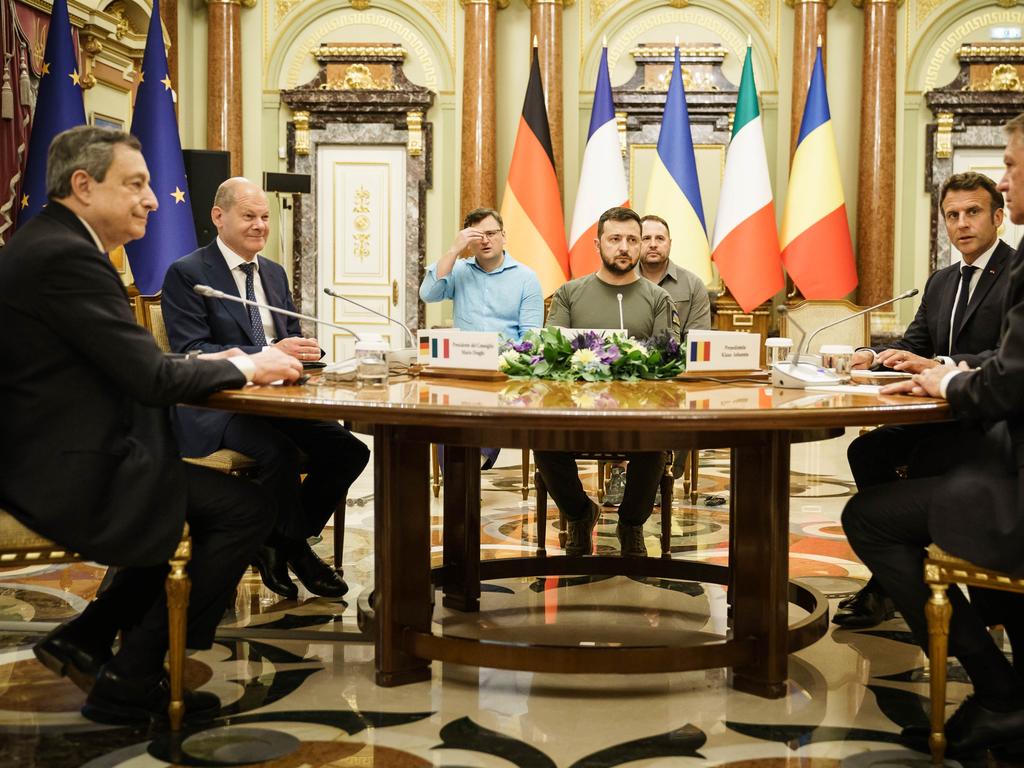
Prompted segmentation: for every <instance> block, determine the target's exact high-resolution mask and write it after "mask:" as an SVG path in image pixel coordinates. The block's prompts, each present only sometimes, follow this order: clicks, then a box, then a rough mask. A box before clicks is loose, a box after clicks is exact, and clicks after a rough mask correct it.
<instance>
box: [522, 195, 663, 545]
mask: <svg viewBox="0 0 1024 768" xmlns="http://www.w3.org/2000/svg"><path fill="white" fill-rule="evenodd" d="M595 245H596V247H597V249H598V252H599V253H600V255H601V268H600V269H599V270H598V271H597V272H595V273H594V274H592V275H587V276H586V277H581V278H578V279H576V280H572V281H570V282H568V283H566V284H565V285H563V286H562V287H560V288H559V289H558V290H557V291H555V294H554V296H552V298H551V310H550V312H549V313H548V319H547V325H559V326H562V327H564V328H625V329H626V330H628V331H629V335H630V336H633V337H636V338H639V339H646V338H649V337H650V336H655V335H658V334H660V333H661V332H662V331H666V330H669V331H671V332H672V333H674V334H676V335H677V336H678V326H677V321H676V320H675V317H676V315H675V312H674V308H673V305H672V298H671V297H670V296H669V295H668V293H666V292H665V290H664V289H662V288H659V287H658V286H656V285H654V283H652V282H650V281H649V280H644V279H643V278H642V277H640V275H639V274H637V271H636V264H637V261H638V260H639V259H640V217H639V216H638V215H637V214H636V212H635V211H632V210H630V209H629V208H611V209H609V210H607V211H605V212H604V213H603V214H601V218H600V219H598V222H597V240H596V241H595ZM627 457H628V459H629V467H628V469H627V471H626V490H625V492H624V494H623V497H622V504H621V506H620V507H619V524H618V526H617V527H616V533H617V534H618V537H619V544H620V547H621V551H622V554H623V555H625V556H631V557H646V556H647V545H646V544H645V543H644V530H643V529H644V523H645V522H646V521H647V518H648V517H650V516H651V508H652V507H653V506H654V494H655V492H656V491H657V489H658V483H659V481H660V479H661V475H662V472H663V471H664V469H665V455H664V453H661V452H643V453H630V454H627ZM534 460H535V461H536V464H537V469H539V470H540V473H541V476H542V477H543V478H544V484H545V485H546V486H547V487H548V491H549V492H550V493H551V498H553V499H554V500H555V503H556V504H557V505H558V508H559V509H560V510H562V512H563V513H564V514H565V518H566V523H567V527H568V535H567V537H566V543H565V553H566V554H567V555H570V556H580V555H590V554H593V551H594V543H593V538H594V525H595V524H596V523H597V518H598V514H599V510H598V507H597V504H595V503H594V502H593V501H592V500H591V499H590V497H589V496H587V494H586V492H585V491H584V490H583V484H582V483H581V482H580V477H579V470H578V469H577V468H576V460H575V459H574V458H573V455H572V454H571V453H567V452H562V451H534Z"/></svg>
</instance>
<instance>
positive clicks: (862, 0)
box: [850, 0, 903, 8]
mask: <svg viewBox="0 0 1024 768" xmlns="http://www.w3.org/2000/svg"><path fill="white" fill-rule="evenodd" d="M850 4H851V5H853V7H854V8H863V7H864V6H865V5H892V4H895V5H896V7H897V8H899V7H900V6H901V5H903V0H850Z"/></svg>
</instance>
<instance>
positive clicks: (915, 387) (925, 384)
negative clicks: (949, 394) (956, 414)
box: [879, 362, 971, 397]
mask: <svg viewBox="0 0 1024 768" xmlns="http://www.w3.org/2000/svg"><path fill="white" fill-rule="evenodd" d="M969 370H971V367H970V366H969V365H967V363H964V362H961V363H960V365H956V366H954V365H936V366H934V367H932V368H929V369H928V370H926V371H924V372H922V373H915V374H914V376H913V378H911V379H908V380H906V381H899V382H896V383H895V384H889V385H888V386H885V387H882V389H881V391H880V392H879V394H881V395H914V396H915V397H943V396H944V395H943V393H942V380H943V379H945V378H946V376H947V375H949V374H950V373H955V372H958V371H969Z"/></svg>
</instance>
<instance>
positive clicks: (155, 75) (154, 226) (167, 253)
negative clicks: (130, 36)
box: [125, 0, 196, 295]
mask: <svg viewBox="0 0 1024 768" xmlns="http://www.w3.org/2000/svg"><path fill="white" fill-rule="evenodd" d="M132 133H133V134H135V136H136V137H137V138H138V139H139V141H140V142H142V156H143V157H145V158H146V165H148V166H149V175H150V177H151V178H150V181H149V183H150V186H151V187H153V194H155V195H156V199H157V203H159V208H157V210H155V211H153V212H152V213H150V214H149V223H148V224H146V234H145V236H144V237H142V238H141V239H139V240H135V241H134V242H131V243H128V245H126V246H125V250H126V251H127V252H128V261H129V263H130V264H131V266H132V277H134V278H135V286H136V287H137V288H138V289H139V292H140V293H142V294H144V295H150V294H154V293H156V292H157V291H159V290H160V287H161V286H162V285H163V284H164V273H166V272H167V268H168V267H169V266H171V264H173V263H174V262H175V261H177V260H178V259H180V258H181V257H182V256H184V255H185V254H186V253H190V252H191V251H194V250H195V249H196V228H195V222H194V221H193V219H192V200H191V198H190V197H189V195H188V184H187V182H186V181H185V162H184V160H182V157H181V139H180V138H179V137H178V118H177V115H175V112H174V91H173V90H172V89H171V77H170V75H169V74H168V73H167V52H166V51H165V50H164V34H163V30H162V28H161V24H160V0H153V13H152V15H151V16H150V17H149V34H148V35H147V36H146V51H145V53H144V54H143V56H142V73H141V76H140V83H139V88H138V91H136V93H135V114H134V116H133V118H132Z"/></svg>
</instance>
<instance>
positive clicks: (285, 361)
mask: <svg viewBox="0 0 1024 768" xmlns="http://www.w3.org/2000/svg"><path fill="white" fill-rule="evenodd" d="M249 360H250V361H252V362H253V363H254V364H255V365H256V371H255V373H253V376H252V383H253V384H273V383H274V382H275V381H282V380H283V381H295V380H296V379H298V378H299V376H301V375H302V363H300V362H299V361H298V360H297V359H296V358H294V357H292V356H291V355H286V354H285V353H284V352H282V351H281V350H279V349H274V348H273V347H271V348H270V349H264V350H263V351H262V352H257V353H256V354H254V355H249Z"/></svg>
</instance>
